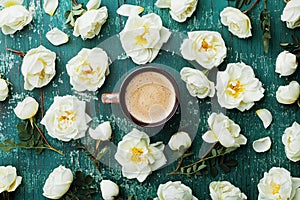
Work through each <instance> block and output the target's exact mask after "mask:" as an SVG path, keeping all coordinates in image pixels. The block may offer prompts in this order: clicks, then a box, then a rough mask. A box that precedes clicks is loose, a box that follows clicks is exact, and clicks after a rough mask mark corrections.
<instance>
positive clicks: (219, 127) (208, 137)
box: [202, 113, 247, 148]
mask: <svg viewBox="0 0 300 200" xmlns="http://www.w3.org/2000/svg"><path fill="white" fill-rule="evenodd" d="M208 125H209V127H210V129H211V130H209V131H207V132H206V133H205V134H204V135H203V136H202V139H203V140H204V141H205V142H208V143H215V142H220V143H221V145H223V146H224V147H226V148H228V147H239V146H240V145H244V144H246V143H247V138H246V137H245V136H243V135H242V134H240V131H241V128H240V126H239V125H238V124H236V123H234V121H232V120H231V119H229V118H228V117H227V116H225V115H224V114H223V113H220V114H217V113H212V114H211V115H210V116H209V118H208Z"/></svg>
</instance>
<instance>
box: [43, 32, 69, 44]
mask: <svg viewBox="0 0 300 200" xmlns="http://www.w3.org/2000/svg"><path fill="white" fill-rule="evenodd" d="M46 38H47V39H48V40H49V42H51V44H53V45H54V46H59V45H62V44H65V43H67V42H68V41H69V36H68V35H67V34H65V33H64V32H62V31H61V30H59V29H58V28H54V29H52V30H51V31H49V32H48V33H47V34H46Z"/></svg>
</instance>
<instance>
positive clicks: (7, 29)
mask: <svg viewBox="0 0 300 200" xmlns="http://www.w3.org/2000/svg"><path fill="white" fill-rule="evenodd" d="M31 21H32V15H31V13H30V12H29V11H28V10H26V8H25V7H24V6H22V5H14V6H10V7H6V8H4V9H3V10H1V11H0V28H1V29H2V32H3V34H4V35H8V34H14V33H15V32H16V31H19V30H22V29H23V28H24V26H26V25H27V24H29V23H30V22H31Z"/></svg>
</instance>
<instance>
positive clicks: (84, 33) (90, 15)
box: [73, 7, 108, 40]
mask: <svg viewBox="0 0 300 200" xmlns="http://www.w3.org/2000/svg"><path fill="white" fill-rule="evenodd" d="M107 17H108V12H107V8H106V7H101V8H100V9H98V10H88V11H87V12H85V13H84V14H83V15H81V16H80V17H78V18H77V19H76V21H75V25H74V31H73V35H74V36H75V37H78V36H81V38H82V39H83V40H85V39H92V38H93V37H95V36H96V35H99V33H100V30H101V27H102V25H103V24H104V23H105V22H106V19H107Z"/></svg>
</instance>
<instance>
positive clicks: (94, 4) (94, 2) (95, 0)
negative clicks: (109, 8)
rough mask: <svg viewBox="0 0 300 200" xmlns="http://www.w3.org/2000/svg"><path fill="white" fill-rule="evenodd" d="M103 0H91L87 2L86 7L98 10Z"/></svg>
mask: <svg viewBox="0 0 300 200" xmlns="http://www.w3.org/2000/svg"><path fill="white" fill-rule="evenodd" d="M100 4H101V0H89V2H88V3H87V4H86V8H87V9H88V10H96V9H98V8H99V7H100Z"/></svg>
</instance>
